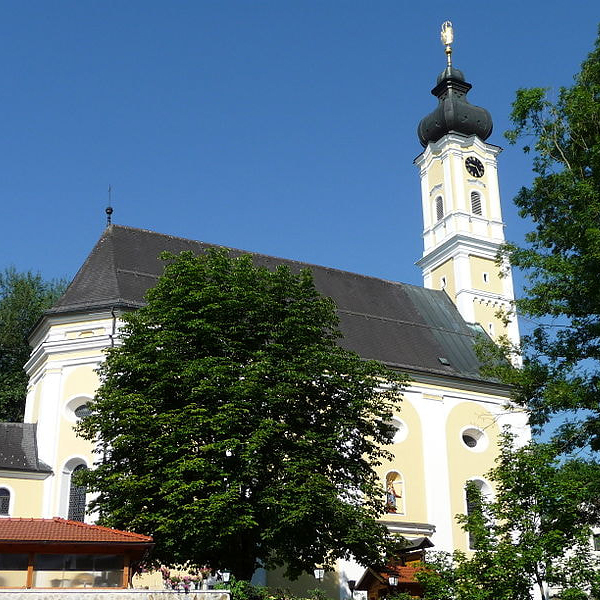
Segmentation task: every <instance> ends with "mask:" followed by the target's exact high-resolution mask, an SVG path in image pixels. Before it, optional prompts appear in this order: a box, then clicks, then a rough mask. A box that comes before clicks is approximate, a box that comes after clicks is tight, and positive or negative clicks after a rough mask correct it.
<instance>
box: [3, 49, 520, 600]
mask: <svg viewBox="0 0 600 600" xmlns="http://www.w3.org/2000/svg"><path fill="white" fill-rule="evenodd" d="M447 48H449V44H448V45H447ZM470 87H471V86H470V84H468V83H466V81H465V78H464V76H463V74H462V73H461V72H460V71H459V70H458V69H455V68H454V67H453V66H452V65H451V62H450V53H449V52H448V66H447V67H446V68H445V69H444V71H443V72H442V73H441V74H440V76H439V77H438V81H437V85H436V86H435V88H434V89H433V90H432V93H433V94H434V95H435V96H436V97H437V98H438V99H439V104H438V107H437V108H436V109H435V110H434V112H433V113H431V115H428V116H427V117H425V118H424V119H423V120H422V122H421V124H420V125H419V139H420V142H421V144H422V145H423V147H424V149H423V152H422V153H421V154H420V155H419V156H418V157H417V159H416V160H415V164H416V166H417V168H418V170H419V176H420V180H421V196H422V197H421V201H422V208H423V222H424V229H423V237H424V253H423V255H422V257H421V258H420V260H419V261H418V264H419V266H420V267H421V268H422V270H423V277H424V287H418V286H412V285H407V284H403V283H399V282H392V281H386V280H382V279H377V278H372V277H369V276H366V275H360V274H355V273H348V272H344V271H339V270H336V269H330V268H327V267H323V266H318V265H307V264H303V263H297V262H294V261H289V260H285V259H281V258H276V257H271V256H264V255H261V254H256V253H252V254H253V256H254V260H255V262H256V263H257V264H260V265H264V266H267V267H273V266H275V265H278V264H282V263H285V264H288V265H290V267H291V268H292V269H294V270H297V269H300V268H309V269H311V271H312V273H313V276H314V280H315V285H316V287H317V289H319V291H320V292H322V293H323V294H326V295H328V296H330V297H332V298H333V300H334V301H335V303H336V306H337V309H338V315H339V318H340V327H341V330H342V333H343V335H344V337H343V339H342V341H341V343H342V344H343V345H345V346H347V347H348V348H350V349H352V350H355V351H356V352H358V353H359V354H360V355H361V356H362V357H363V358H366V359H377V360H380V361H382V362H384V363H385V364H387V365H388V366H389V367H391V368H393V369H398V370H401V371H403V372H405V373H407V374H408V375H409V377H410V382H409V384H408V386H407V388H406V390H405V391H404V393H403V401H402V403H401V409H400V411H399V412H398V414H397V415H395V418H394V424H395V426H396V435H395V438H394V441H393V443H392V445H391V446H390V450H391V451H392V454H393V458H392V459H391V460H390V461H388V462H386V463H385V464H384V465H382V466H381V468H380V469H379V475H380V478H381V490H382V495H383V494H387V497H388V510H387V513H386V514H385V515H384V517H383V519H384V521H385V523H386V524H387V526H388V527H389V528H390V529H391V530H392V531H395V532H397V533H399V534H401V535H403V536H405V537H407V538H408V539H414V538H421V537H423V536H424V537H427V538H428V539H429V540H430V541H431V542H432V543H433V544H434V546H435V548H436V549H440V550H454V549H461V550H468V549H469V540H468V537H467V535H466V534H465V533H464V532H463V531H462V529H461V528H460V526H459V525H458V524H457V522H456V519H455V515H456V514H458V513H464V512H465V511H466V498H465V483H466V482H467V481H469V480H474V481H476V482H478V485H479V486H480V487H481V489H483V490H484V491H485V492H486V493H490V494H493V489H492V486H491V484H490V482H489V481H488V480H487V479H486V473H487V472H488V471H489V470H490V468H491V467H492V466H493V465H494V461H495V459H496V457H497V455H498V450H497V443H498V439H499V435H500V433H501V431H502V429H503V428H504V427H510V428H511V429H512V431H513V432H514V433H515V435H516V436H517V437H518V439H520V440H522V441H525V440H526V439H528V436H529V430H528V427H527V417H526V415H525V413H523V412H522V411H519V410H516V409H514V410H507V404H508V403H509V395H510V390H509V389H508V388H507V387H506V386H505V385H503V384H501V383H499V382H497V381H491V380H489V379H486V378H485V377H482V376H481V374H480V373H479V362H478V360H477V356H476V354H475V350H474V344H475V341H476V339H477V336H478V335H489V336H490V337H492V338H497V337H498V336H500V335H507V336H508V338H509V339H511V340H512V341H517V340H518V335H519V333H518V327H517V323H516V322H515V321H511V322H510V323H509V324H508V325H505V323H504V322H503V321H502V319H500V318H499V317H498V311H499V309H504V310H508V309H510V307H511V303H512V300H513V298H514V295H513V289H512V280H511V276H510V272H509V271H508V272H507V273H505V274H504V275H503V276H501V275H500V273H499V267H498V266H497V265H496V253H497V251H498V248H499V247H500V245H501V244H502V243H503V241H504V224H503V222H502V214H501V203H500V193H499V186H498V167H497V157H498V154H499V152H500V148H498V147H497V146H494V145H492V144H489V143H487V142H486V139H487V138H488V136H489V135H490V133H491V129H492V122H491V117H490V115H489V113H487V111H485V110H484V109H482V108H479V107H475V106H472V105H471V104H469V103H468V101H467V100H466V94H467V92H468V90H469V89H470ZM415 201H416V199H415ZM206 247H207V244H204V243H202V242H198V241H194V240H188V239H182V238H177V237H173V236H169V235H164V234H161V233H156V232H152V231H146V230H141V229H136V228H132V227H125V226H120V225H109V226H108V227H107V228H106V230H105V231H104V232H103V234H102V235H101V237H100V239H99V240H98V242H97V243H96V245H95V246H94V248H93V249H92V251H91V253H90V255H89V256H88V258H87V259H86V261H85V263H84V264H83V265H82V267H81V268H80V270H79V272H78V273H77V275H76V276H75V278H74V279H73V281H72V283H71V284H70V286H69V288H68V289H67V291H66V292H65V294H64V295H63V297H62V298H61V299H60V300H59V301H58V302H57V304H56V305H55V306H54V307H53V308H52V309H50V310H49V311H47V313H46V314H45V316H44V317H43V319H42V320H41V321H40V322H39V324H38V325H37V327H36V328H35V330H34V331H33V332H32V335H31V340H30V341H31V346H32V354H31V357H30V359H29V361H28V363H27V365H26V366H25V368H26V371H27V373H28V376H29V388H28V394H27V401H26V409H25V418H24V423H20V424H9V423H5V424H0V442H2V443H1V444H0V518H2V517H7V516H8V517H21V518H31V517H35V518H51V517H55V516H59V517H63V518H70V519H75V520H81V519H85V520H86V521H89V520H90V519H91V520H93V518H94V517H93V515H84V510H83V509H84V504H85V493H84V491H83V490H81V489H79V488H78V487H77V486H75V485H73V483H72V481H71V479H72V474H73V473H74V472H75V471H76V470H77V469H80V468H92V467H93V464H94V461H95V460H97V459H98V456H96V455H95V453H94V448H93V446H92V445H91V444H90V443H89V442H87V441H85V440H83V439H81V438H79V437H77V435H76V434H75V432H74V430H73V425H74V424H75V423H76V422H77V419H78V418H80V417H81V416H82V415H84V414H85V411H86V405H87V403H88V402H89V401H90V400H91V399H92V398H93V397H94V393H95V390H96V389H97V387H98V385H99V380H98V375H97V372H96V370H97V368H98V366H99V365H100V364H101V362H102V361H103V360H104V357H105V354H104V352H105V350H106V349H107V348H109V347H110V346H111V345H113V344H114V343H115V342H116V341H117V340H118V336H119V329H120V325H121V320H120V318H121V316H122V315H123V314H124V313H125V312H127V311H130V310H135V309H136V308H139V307H140V306H141V305H142V304H143V302H144V293H145V291H146V290H147V289H149V288H150V287H151V286H153V285H154V284H155V283H156V281H157V278H158V277H159V276H160V274H161V271H162V263H161V261H160V260H159V259H158V255H159V254H160V253H161V252H162V251H164V250H167V251H171V252H180V251H183V250H192V251H194V252H202V251H203V250H204V249H205V248H206ZM236 252H239V251H236ZM363 569H364V567H359V566H358V565H352V564H344V565H340V568H339V569H338V571H336V572H335V573H332V574H328V575H327V577H329V578H330V579H331V581H330V582H329V585H330V587H331V590H333V589H335V590H336V593H339V597H340V598H345V597H348V596H349V592H348V585H347V582H348V580H357V579H359V578H360V575H361V573H362V571H363ZM307 578H308V576H307ZM263 581H264V582H265V583H266V584H277V585H279V584H280V583H281V581H280V577H279V575H278V574H276V573H274V574H270V573H266V574H264V575H263ZM307 584H308V587H314V580H313V581H312V584H313V585H312V586H311V585H310V582H308V579H307V580H306V581H302V580H301V581H300V582H299V583H298V586H300V587H304V588H306V586H307ZM332 593H333V592H332Z"/></svg>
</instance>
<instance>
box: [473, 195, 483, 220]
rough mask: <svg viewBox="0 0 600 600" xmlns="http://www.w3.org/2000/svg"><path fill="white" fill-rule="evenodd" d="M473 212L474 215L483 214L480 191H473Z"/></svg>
mask: <svg viewBox="0 0 600 600" xmlns="http://www.w3.org/2000/svg"><path fill="white" fill-rule="evenodd" d="M471 212H472V213H473V214H474V215H481V214H483V213H482V212H481V194H480V193H479V192H471Z"/></svg>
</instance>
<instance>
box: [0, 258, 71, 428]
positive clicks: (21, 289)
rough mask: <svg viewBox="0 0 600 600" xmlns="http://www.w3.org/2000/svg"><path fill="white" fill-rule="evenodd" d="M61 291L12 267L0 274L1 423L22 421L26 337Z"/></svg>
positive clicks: (52, 283)
mask: <svg viewBox="0 0 600 600" xmlns="http://www.w3.org/2000/svg"><path fill="white" fill-rule="evenodd" d="M64 289H65V282H64V281H44V280H43V279H42V276H41V275H40V274H39V273H32V272H30V271H29V272H27V273H18V272H17V271H16V270H15V269H14V267H9V268H7V269H5V270H4V271H3V272H0V421H21V420H22V419H23V411H24V409H25V396H26V394H27V376H26V374H25V371H23V365H24V364H25V363H26V362H27V359H28V358H29V354H30V353H31V348H30V347H29V343H28V341H27V337H28V335H29V333H30V331H31V329H32V328H33V326H34V325H35V323H36V322H37V320H38V319H39V318H40V317H41V316H42V314H43V312H44V310H46V309H47V308H50V307H51V306H52V304H54V302H56V300H57V299H58V298H59V297H60V295H61V294H62V293H63V291H64Z"/></svg>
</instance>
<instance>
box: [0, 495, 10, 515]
mask: <svg viewBox="0 0 600 600" xmlns="http://www.w3.org/2000/svg"><path fill="white" fill-rule="evenodd" d="M9 510H10V491H9V490H7V489H6V488H0V515H1V516H4V517H7V516H8V511H9Z"/></svg>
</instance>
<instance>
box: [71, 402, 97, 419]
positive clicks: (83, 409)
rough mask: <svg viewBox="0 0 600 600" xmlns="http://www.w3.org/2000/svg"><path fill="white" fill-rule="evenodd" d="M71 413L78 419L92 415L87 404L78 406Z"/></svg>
mask: <svg viewBox="0 0 600 600" xmlns="http://www.w3.org/2000/svg"><path fill="white" fill-rule="evenodd" d="M73 412H74V413H75V416H76V417H77V418H78V419H83V418H84V417H89V416H90V415H91V414H92V411H91V410H90V405H89V404H80V405H79V406H78V407H77V408H76V409H75V410H74V411H73Z"/></svg>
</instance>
